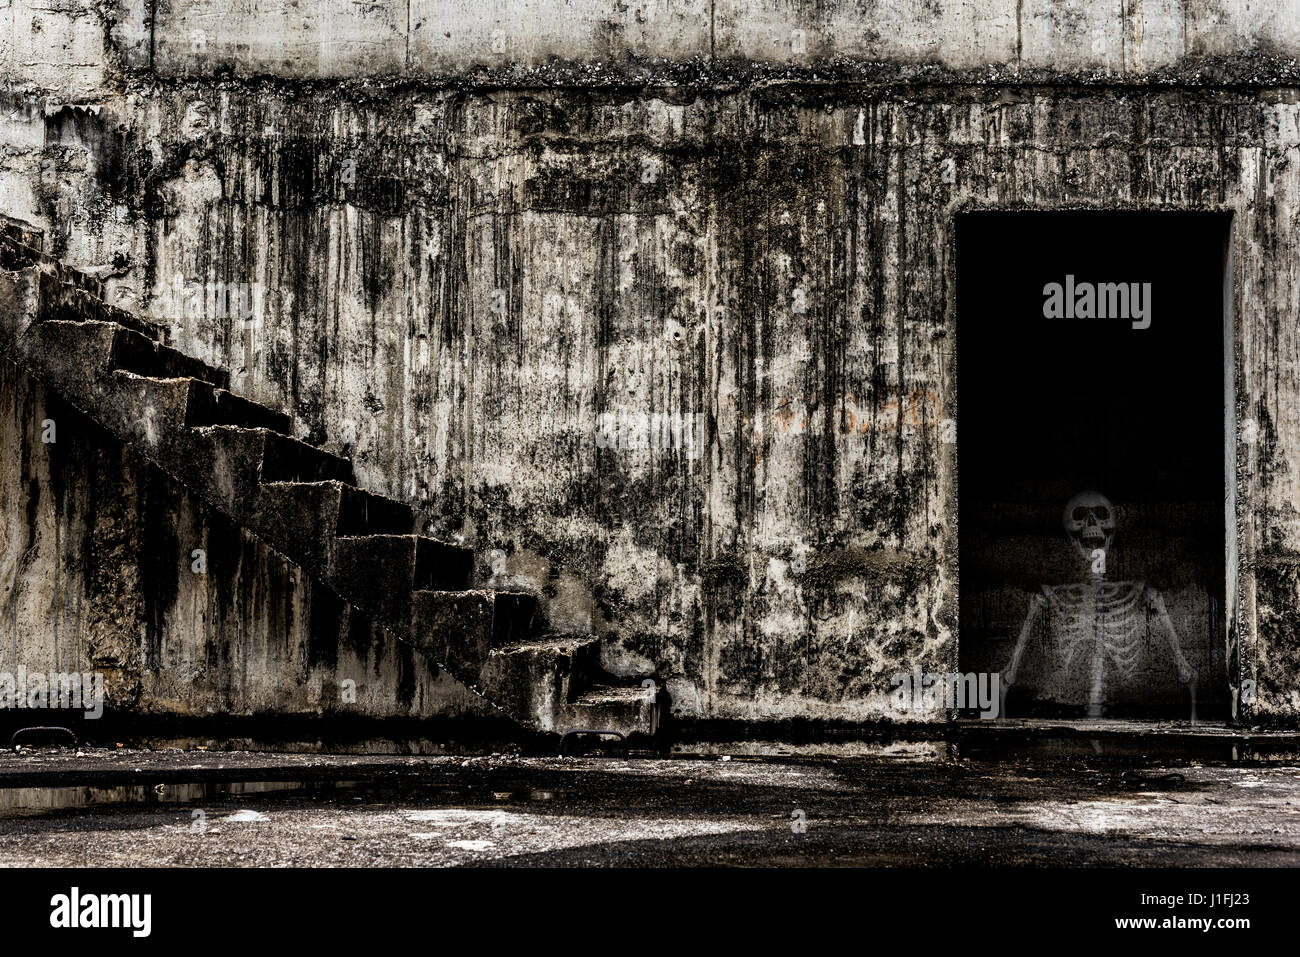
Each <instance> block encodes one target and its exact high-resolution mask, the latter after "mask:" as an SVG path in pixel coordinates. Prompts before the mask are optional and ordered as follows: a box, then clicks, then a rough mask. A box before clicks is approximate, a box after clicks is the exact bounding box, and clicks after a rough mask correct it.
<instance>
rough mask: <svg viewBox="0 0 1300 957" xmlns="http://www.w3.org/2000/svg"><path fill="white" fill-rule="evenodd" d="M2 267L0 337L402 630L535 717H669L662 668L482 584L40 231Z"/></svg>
mask: <svg viewBox="0 0 1300 957" xmlns="http://www.w3.org/2000/svg"><path fill="white" fill-rule="evenodd" d="M0 269H3V272H0V351H3V353H4V354H5V355H7V356H8V357H9V358H10V359H12V360H13V361H14V362H16V363H17V364H19V365H20V366H22V367H23V368H25V369H26V370H27V371H28V372H29V373H30V374H32V375H33V376H35V378H37V379H38V380H40V381H41V382H43V383H44V384H45V385H46V386H47V387H48V388H52V389H54V390H55V391H56V392H58V393H59V394H60V395H61V396H62V397H63V399H64V400H65V401H67V402H68V403H69V404H70V405H72V406H73V407H75V408H77V409H78V410H80V411H81V412H83V413H84V414H86V415H88V416H89V417H90V418H91V419H93V420H94V421H96V422H98V423H99V424H100V425H102V426H103V427H104V428H106V429H107V430H108V431H109V432H110V433H111V434H113V435H114V436H115V437H117V438H118V439H119V440H121V441H122V442H124V443H127V444H128V445H130V446H132V447H133V448H135V449H137V450H138V451H139V452H141V453H142V454H144V455H145V456H146V457H147V458H148V459H149V460H150V461H152V462H153V463H155V464H156V465H157V466H159V467H160V468H161V469H163V471H165V472H167V473H168V474H170V475H171V476H172V477H173V478H175V479H176V480H178V481H179V482H181V483H183V484H184V485H185V486H186V487H187V488H188V489H190V490H191V491H192V492H193V493H194V494H196V495H197V496H198V497H199V498H200V499H201V500H202V501H204V502H206V503H207V504H208V505H210V506H211V507H213V508H215V509H216V510H217V511H219V512H221V513H222V514H224V515H225V516H227V517H228V518H230V519H231V520H232V521H234V522H235V523H236V524H238V525H240V526H242V527H243V528H245V529H246V530H247V531H248V532H249V533H251V534H252V535H253V536H255V537H256V538H257V539H259V540H260V541H262V542H263V543H264V544H265V545H267V546H269V547H270V548H272V549H274V550H276V551H277V552H279V553H281V554H283V555H284V556H285V557H286V558H288V559H289V560H290V561H292V562H294V563H295V564H297V565H299V566H300V567H301V568H302V569H303V570H304V571H305V572H307V573H308V574H310V575H312V576H313V577H314V578H315V579H316V580H317V581H319V582H321V583H322V584H324V585H325V586H327V587H328V588H330V589H332V590H333V591H334V592H336V593H337V594H338V595H339V596H340V597H341V598H342V599H343V600H345V601H347V602H349V603H350V604H352V605H354V606H355V607H357V608H359V609H361V610H362V611H364V612H365V613H367V614H368V615H370V616H372V617H373V618H374V619H375V620H376V621H377V622H378V623H380V624H381V626H382V627H383V628H384V630H385V631H386V632H387V633H388V634H389V635H391V636H392V637H393V638H395V639H397V640H400V641H406V642H409V643H411V644H412V645H413V646H414V647H415V648H417V649H418V650H419V651H421V652H422V653H423V654H425V655H427V656H429V658H430V659H431V660H433V661H434V662H435V663H436V664H437V665H438V666H439V667H441V668H442V669H443V670H445V671H446V672H447V673H449V674H450V675H451V676H453V677H454V678H456V679H457V680H459V681H461V682H463V683H464V684H466V685H467V686H469V687H470V688H472V689H473V690H475V691H476V692H478V693H479V694H481V695H482V696H483V697H484V698H486V699H487V700H488V701H489V702H490V703H491V704H493V705H494V706H496V707H497V708H498V709H500V710H501V711H502V712H504V713H505V714H506V715H508V716H509V717H511V718H513V719H515V720H516V721H518V722H519V723H520V724H521V725H523V726H524V727H526V728H528V729H530V730H533V731H541V732H554V733H563V732H566V731H571V730H578V729H595V730H606V731H617V732H619V733H620V734H623V735H627V736H631V735H653V734H654V733H655V732H656V731H657V729H658V718H659V703H658V694H657V692H656V689H655V686H654V682H650V681H647V682H646V686H645V687H643V686H642V683H641V680H642V679H615V678H613V677H611V676H609V675H607V674H605V673H604V672H603V671H602V669H601V666H600V639H599V638H597V637H595V636H591V635H556V634H551V633H549V632H548V629H547V626H546V620H545V613H544V610H543V609H542V608H541V607H540V605H539V603H538V601H537V599H536V597H535V596H533V595H530V594H526V593H522V592H505V591H490V590H482V589H473V588H471V579H472V573H473V564H474V556H473V554H472V552H471V551H470V550H469V549H467V548H463V547H460V546H457V545H452V544H448V543H445V542H441V541H438V540H436V539H434V538H431V537H428V536H426V535H423V534H421V533H420V530H421V527H422V526H421V523H420V521H419V516H418V515H416V514H415V512H414V511H413V510H412V509H411V508H410V507H409V506H407V505H405V504H403V503H401V502H398V501H395V500H393V499H389V498H386V497H384V496H380V495H374V494H372V493H369V492H366V491H365V490H363V489H361V488H359V487H357V485H356V484H355V480H354V476H353V472H352V466H351V463H350V462H349V461H348V460H346V459H343V458H340V457H338V456H335V455H332V454H330V453H328V452H326V451H324V450H321V449H318V448H316V447H314V446H311V445H308V444H306V443H304V442H301V441H299V440H298V439H296V438H294V437H293V436H292V434H291V422H290V420H289V418H288V417H287V416H285V415H283V414H281V413H279V412H276V411H274V410H272V409H268V408H266V407H264V406H261V405H259V404H257V403H254V402H250V401H249V400H247V399H244V398H241V397H240V396H237V395H235V394H233V393H232V392H230V391H229V390H228V386H229V384H230V383H229V376H228V374H227V373H225V372H224V371H223V370H220V369H214V368H212V367H210V366H208V365H206V364H205V363H203V362H201V361H199V360H197V359H194V358H192V357H190V356H186V355H184V354H183V353H180V352H178V351H176V350H174V349H171V348H169V347H167V346H165V345H162V344H161V341H160V340H161V338H162V335H161V333H160V331H159V330H157V329H155V328H154V327H153V326H152V325H150V324H149V323H147V322H145V321H143V320H141V319H140V318H138V317H136V316H133V315H131V314H129V313H126V312H124V311H122V310H120V309H117V308H115V307H112V306H109V305H107V304H105V303H104V302H103V301H102V299H101V298H100V295H99V292H100V290H99V288H98V284H97V282H96V281H95V280H94V279H93V278H90V277H86V276H83V275H81V274H79V273H77V272H75V271H73V270H70V269H68V268H67V267H65V266H62V265H61V264H58V263H56V262H53V261H52V260H50V259H49V258H48V257H46V256H45V255H44V254H43V253H42V252H41V251H40V235H39V233H37V232H35V231H32V230H28V229H25V228H23V227H21V226H18V225H5V226H3V227H0Z"/></svg>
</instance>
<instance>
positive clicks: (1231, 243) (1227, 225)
mask: <svg viewBox="0 0 1300 957" xmlns="http://www.w3.org/2000/svg"><path fill="white" fill-rule="evenodd" d="M1070 212H1078V213H1091V212H1096V213H1107V212H1113V213H1205V214H1211V215H1219V216H1221V217H1222V218H1223V382H1222V390H1223V431H1222V434H1221V438H1222V441H1223V444H1224V456H1223V464H1224V475H1223V482H1224V486H1223V487H1224V526H1223V538H1224V555H1223V573H1224V582H1223V609H1222V614H1223V625H1224V631H1223V641H1224V648H1223V653H1224V663H1225V667H1226V674H1224V675H1221V676H1218V675H1216V676H1215V678H1216V680H1224V681H1226V682H1227V685H1228V687H1227V691H1228V719H1227V723H1228V724H1229V725H1233V726H1239V725H1245V724H1249V723H1250V722H1251V720H1252V718H1253V716H1254V700H1255V699H1254V697H1253V696H1250V695H1247V696H1245V698H1244V699H1243V695H1242V689H1243V682H1244V681H1246V680H1248V678H1249V680H1251V681H1254V680H1255V671H1256V650H1257V649H1256V634H1257V632H1256V619H1255V575H1254V571H1253V570H1252V566H1251V565H1250V564H1249V563H1247V564H1246V565H1245V567H1243V565H1242V562H1241V556H1242V555H1251V554H1253V545H1254V536H1253V525H1252V523H1251V521H1250V508H1249V506H1250V503H1251V501H1252V500H1253V498H1254V495H1253V491H1254V487H1253V486H1254V471H1253V468H1251V467H1250V464H1249V462H1250V460H1249V455H1248V450H1246V449H1241V448H1239V446H1241V445H1244V444H1249V443H1246V442H1245V440H1244V437H1243V435H1242V433H1241V425H1240V423H1241V422H1242V421H1244V419H1245V418H1247V417H1248V416H1245V415H1243V413H1245V412H1246V411H1247V410H1248V396H1247V395H1246V389H1245V375H1244V371H1243V369H1242V356H1243V349H1242V348H1241V347H1242V337H1243V330H1242V329H1241V326H1240V324H1239V322H1238V317H1239V316H1240V315H1241V312H1242V310H1241V309H1239V308H1238V306H1239V304H1238V302H1237V290H1238V288H1239V287H1240V284H1239V283H1238V282H1237V277H1236V272H1235V270H1236V266H1237V257H1236V255H1235V251H1236V248H1237V243H1238V241H1239V240H1238V232H1239V230H1240V229H1241V218H1240V217H1239V216H1238V215H1237V209H1236V208H1235V207H1234V206H1231V205H1228V204H1226V203H1216V204H1201V205H1186V204H1169V203H1149V202H1139V203H1134V202H1108V203H1105V204H1099V203H1095V202H1087V203H1084V202H1039V203H999V202H987V201H983V200H978V199H963V200H959V201H957V202H954V203H951V204H949V206H948V209H947V214H946V215H945V216H944V219H943V228H944V229H946V230H947V237H946V241H945V242H944V243H943V249H944V250H945V253H946V255H947V259H948V262H947V264H946V266H945V268H944V276H945V278H946V280H947V284H948V288H947V291H946V294H945V299H946V305H947V310H948V317H947V322H946V323H945V336H946V338H947V340H948V342H950V343H951V344H952V345H951V348H950V349H948V350H946V351H944V353H943V354H942V355H941V357H940V374H941V375H942V376H943V382H944V386H943V389H942V393H943V403H944V405H943V407H944V408H947V409H950V410H951V413H950V417H951V418H952V420H953V422H954V424H955V426H956V429H955V435H956V441H954V442H952V443H951V444H944V443H942V442H941V443H940V444H939V446H938V448H939V463H938V464H939V474H940V476H941V482H943V481H944V479H946V486H947V487H946V488H944V489H943V494H944V502H945V506H944V507H945V510H946V512H947V515H948V522H947V532H946V534H945V535H944V537H943V540H942V547H943V555H942V558H941V559H940V561H939V573H940V576H941V586H940V587H941V594H943V605H944V606H945V607H946V608H949V609H951V612H950V614H948V615H947V616H944V618H942V619H941V620H940V622H939V624H940V627H941V628H943V627H947V628H949V629H950V630H951V633H952V634H953V635H954V636H955V638H954V640H953V642H952V646H951V650H950V651H949V654H948V656H947V660H948V667H949V669H950V670H951V671H953V672H954V673H955V672H957V671H958V670H959V669H960V660H961V657H960V643H961V574H960V564H959V561H958V555H959V551H958V542H959V538H958V536H959V535H960V534H961V530H960V528H959V527H958V521H957V516H958V512H957V496H958V490H959V488H960V456H959V454H958V450H959V448H960V446H961V408H960V407H959V405H958V403H957V386H958V381H959V379H960V376H961V364H960V362H959V361H958V358H957V220H958V219H960V218H962V217H965V216H970V215H972V214H979V213H1070ZM945 373H946V374H945ZM944 583H949V584H948V585H947V587H946V588H945V587H943V586H944ZM1207 677H1208V676H1206V675H1198V676H1197V679H1198V680H1197V683H1198V685H1199V686H1201V687H1204V686H1205V682H1206V679H1207Z"/></svg>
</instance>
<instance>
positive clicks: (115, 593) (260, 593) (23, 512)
mask: <svg viewBox="0 0 1300 957" xmlns="http://www.w3.org/2000/svg"><path fill="white" fill-rule="evenodd" d="M3 281H5V280H4V279H3V277H0V282H3ZM46 439H53V441H46ZM0 449H3V450H4V458H3V461H4V467H3V469H0V516H2V517H0V608H2V609H3V640H0V672H4V673H6V674H10V675H12V674H17V673H18V669H19V668H24V669H25V670H26V672H27V673H28V674H31V673H35V672H39V673H41V674H46V675H49V674H55V673H59V672H94V671H98V672H101V673H102V674H103V676H104V677H103V682H104V693H105V708H104V711H105V715H106V716H109V717H112V716H115V715H121V714H123V713H129V714H132V715H137V716H138V715H142V714H152V715H177V716H203V715H221V716H231V715H236V716H238V715H247V716H259V715H279V716H288V715H324V716H330V715H338V716H341V715H359V716H365V717H372V718H391V717H430V716H439V717H462V716H479V715H491V713H492V712H491V709H489V708H488V707H487V706H486V705H484V704H483V702H482V701H481V700H480V699H478V698H476V697H475V696H473V695H471V694H470V693H469V692H468V691H466V690H465V689H464V688H463V687H462V686H460V685H459V684H457V683H456V682H454V681H452V680H451V679H449V678H448V677H446V676H445V675H444V674H441V673H439V672H437V670H436V669H432V670H431V669H430V667H429V666H428V665H427V663H426V660H425V659H424V657H423V656H422V655H420V654H418V653H417V652H414V651H413V650H412V649H411V648H410V647H409V646H406V645H403V644H400V643H398V642H397V641H395V640H393V639H391V638H389V637H387V636H386V635H385V634H384V633H383V632H382V631H380V630H378V629H376V628H375V627H374V626H373V625H372V623H371V622H370V621H369V620H368V619H366V618H365V617H364V616H362V615H360V614H357V613H355V612H353V611H352V609H350V608H349V607H348V606H347V605H345V604H343V603H342V602H340V601H339V600H338V599H337V598H336V597H334V596H333V594H332V593H331V592H329V591H328V590H327V589H324V588H320V587H313V583H312V581H311V579H310V578H307V577H306V576H304V575H303V574H302V573H301V571H300V570H299V569H298V568H297V567H296V566H294V565H292V564H290V563H288V562H286V561H285V560H284V559H283V558H282V557H280V556H278V555H276V554H275V553H274V552H272V551H270V550H269V549H267V548H266V547H265V546H263V545H261V544H259V543H258V542H256V541H254V540H253V539H251V538H250V537H249V536H248V535H247V534H246V533H243V532H241V531H240V530H239V529H236V528H234V527H232V526H231V525H230V523H229V522H227V521H226V520H224V519H223V518H221V517H220V516H217V515H214V514H212V513H211V512H210V510H208V509H207V508H205V507H203V506H201V505H200V504H198V503H196V502H195V501H194V500H193V499H192V497H191V496H190V495H189V494H188V493H186V492H185V490H184V489H182V488H181V487H179V486H178V485H176V483H174V482H173V481H172V480H171V479H169V478H168V477H167V476H165V475H163V474H162V473H161V471H160V470H158V469H157V468H156V467H154V466H152V465H150V464H149V463H148V462H147V461H145V460H144V459H142V458H141V457H140V456H139V455H138V454H136V453H135V452H133V451H132V450H130V449H125V448H123V446H122V445H121V444H120V443H119V442H117V441H116V440H114V439H113V438H112V437H111V436H109V435H108V434H107V433H105V432H104V431H103V430H101V429H100V428H98V427H97V426H96V425H95V424H94V423H92V422H91V421H89V420H88V419H87V418H86V417H85V416H83V415H81V414H80V413H79V412H77V411H76V410H74V409H72V408H70V407H69V406H67V405H66V404H65V403H63V402H62V401H60V400H59V398H58V397H57V396H53V395H51V394H49V393H48V392H47V390H45V389H44V387H42V386H41V385H40V384H39V383H36V382H34V381H33V380H32V379H31V378H30V377H29V376H27V375H26V374H24V373H22V372H21V371H19V370H17V369H16V368H15V367H14V366H13V364H12V363H10V362H9V361H7V360H3V361H0ZM195 549H199V550H201V551H202V553H203V555H202V558H203V561H204V566H203V570H202V571H201V573H196V571H195V567H194V561H195V556H194V550H195ZM347 681H351V682H353V683H354V684H353V685H352V686H346V685H345V684H344V683H345V682H347ZM353 692H355V693H353ZM7 714H12V712H9V713H7ZM28 723H33V722H30V721H29V722H28ZM35 723H49V722H47V721H37V722H35ZM56 723H58V722H56Z"/></svg>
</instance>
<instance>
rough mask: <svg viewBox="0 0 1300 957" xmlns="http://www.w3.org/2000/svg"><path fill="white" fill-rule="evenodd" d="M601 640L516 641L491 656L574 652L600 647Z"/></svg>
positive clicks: (592, 637)
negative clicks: (593, 646) (594, 646)
mask: <svg viewBox="0 0 1300 957" xmlns="http://www.w3.org/2000/svg"><path fill="white" fill-rule="evenodd" d="M599 644H600V639H599V638H597V637H596V636H595V635H585V636H583V635H566V636H564V637H554V638H536V639H533V640H531V641H516V642H512V643H511V644H508V645H502V646H501V647H499V648H493V649H492V651H491V654H494V655H512V654H523V653H527V652H533V651H573V650H576V649H578V648H584V647H590V646H592V645H599Z"/></svg>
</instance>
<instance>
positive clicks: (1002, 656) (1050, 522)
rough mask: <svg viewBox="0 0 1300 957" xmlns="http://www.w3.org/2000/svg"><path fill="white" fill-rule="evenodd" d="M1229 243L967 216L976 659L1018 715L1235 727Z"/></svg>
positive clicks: (1162, 220)
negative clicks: (1229, 636) (1228, 644)
mask: <svg viewBox="0 0 1300 957" xmlns="http://www.w3.org/2000/svg"><path fill="white" fill-rule="evenodd" d="M1227 230H1228V219H1227V217H1226V216H1225V215H1218V214H1200V213H1148V212H1142V213H1137V212H1122V213H1119V212H1015V213H1010V212H1006V213H1004V212H997V213H971V214H966V215H962V216H959V217H958V218H957V222H956V240H957V249H956V253H957V254H956V262H957V390H958V401H957V411H958V418H957V474H958V513H959V514H958V521H959V526H958V531H959V540H960V548H959V561H960V576H961V577H960V582H961V586H960V587H961V630H960V640H959V647H960V653H959V655H960V663H961V670H962V671H963V672H971V671H977V672H978V671H987V672H996V673H1000V674H1003V675H1004V682H1005V680H1006V678H1007V677H1014V683H1013V684H1012V685H1011V686H1010V689H1009V691H1008V693H1007V700H1006V713H1007V715H1008V716H1009V717H1035V716H1042V717H1047V716H1053V717H1084V716H1091V717H1117V718H1118V717H1126V718H1137V717H1143V718H1182V719H1186V718H1187V717H1188V716H1189V715H1190V703H1191V696H1192V687H1193V685H1194V686H1195V691H1196V699H1197V712H1198V718H1202V719H1223V718H1226V716H1227V694H1226V692H1227V676H1226V667H1225V655H1224V650H1225V640H1224V635H1225V624H1224V594H1225V586H1224V582H1225V525H1226V523H1225V518H1224V501H1225V498H1224V496H1225V490H1226V463H1225V454H1226V453H1225V449H1226V443H1225V438H1224V435H1225V424H1224V423H1225V418H1224V402H1225V394H1226V389H1225V361H1224V330H1225V318H1224V297H1223V281H1224V268H1225V267H1224V257H1225V249H1226V241H1227ZM1053 284H1054V285H1053ZM1081 493H1083V494H1081ZM1089 493H1096V494H1089ZM1103 497H1104V498H1103ZM1072 500H1073V507H1072V508H1071V510H1070V514H1069V515H1066V514H1065V512H1066V506H1067V503H1071V502H1072ZM1098 553H1100V556H1099V554H1098ZM1171 635H1173V636H1174V637H1175V638H1176V644H1175V642H1174V641H1173V640H1171V637H1170V636H1171ZM1012 672H1014V674H1012Z"/></svg>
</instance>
